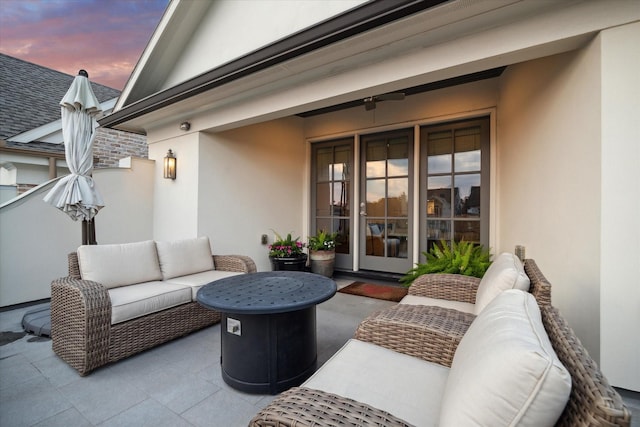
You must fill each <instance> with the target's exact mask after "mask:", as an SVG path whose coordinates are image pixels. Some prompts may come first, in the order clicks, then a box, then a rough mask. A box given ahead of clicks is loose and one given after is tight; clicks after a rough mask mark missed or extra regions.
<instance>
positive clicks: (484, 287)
mask: <svg viewBox="0 0 640 427" xmlns="http://www.w3.org/2000/svg"><path fill="white" fill-rule="evenodd" d="M529 285H530V282H529V276H527V274H526V273H525V271H524V266H523V265H522V262H521V261H520V259H519V258H518V257H517V256H515V255H514V254H511V253H508V252H504V253H501V254H500V255H498V257H497V258H496V259H495V260H493V262H492V263H491V265H490V266H489V268H488V269H487V271H486V273H485V274H484V276H482V280H481V281H480V285H478V292H477V293H476V306H475V314H479V313H480V312H481V311H482V310H483V309H484V308H485V307H486V306H487V304H489V303H490V302H491V301H492V300H493V299H494V298H495V297H496V296H498V294H500V293H501V292H502V291H505V290H507V289H520V290H522V291H528V290H529Z"/></svg>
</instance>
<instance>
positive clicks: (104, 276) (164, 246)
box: [51, 237, 256, 375]
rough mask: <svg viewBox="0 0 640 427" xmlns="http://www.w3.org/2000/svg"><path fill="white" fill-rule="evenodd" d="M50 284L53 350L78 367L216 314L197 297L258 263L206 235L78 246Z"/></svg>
mask: <svg viewBox="0 0 640 427" xmlns="http://www.w3.org/2000/svg"><path fill="white" fill-rule="evenodd" d="M68 258H69V276H67V277H63V278H60V279H57V280H54V281H53V282H52V284H51V338H52V341H53V343H52V347H53V351H54V352H55V353H56V354H57V355H58V356H59V357H60V358H61V359H63V360H64V361H65V362H67V363H68V364H69V365H70V366H71V367H73V368H74V369H76V370H77V371H78V372H79V373H80V375H86V374H88V373H89V372H91V371H93V370H94V369H96V368H98V367H100V366H102V365H105V364H107V363H111V362H115V361H117V360H120V359H123V358H125V357H129V356H131V355H133V354H136V353H139V352H141V351H144V350H147V349H149V348H151V347H154V346H156V345H159V344H162V343H164V342H167V341H170V340H172V339H175V338H177V337H180V336H183V335H186V334H188V333H190V332H193V331H195V330H198V329H201V328H204V327H206V326H209V325H212V324H215V323H217V322H219V321H220V314H219V313H218V312H216V311H213V310H209V309H206V308H204V307H202V306H201V305H200V304H199V303H197V302H196V299H195V295H196V293H197V291H198V289H199V288H200V287H201V286H202V285H204V284H206V283H209V282H212V281H214V280H217V279H220V278H223V277H228V276H230V275H234V274H242V273H252V272H255V271H256V266H255V263H254V262H253V260H252V259H251V258H249V257H246V256H240V255H212V254H211V247H210V243H209V239H208V238H206V237H204V238H198V239H186V240H179V241H173V242H154V241H146V242H136V243H127V244H121V245H94V246H81V247H80V248H79V249H78V252H76V253H72V254H69V257H68Z"/></svg>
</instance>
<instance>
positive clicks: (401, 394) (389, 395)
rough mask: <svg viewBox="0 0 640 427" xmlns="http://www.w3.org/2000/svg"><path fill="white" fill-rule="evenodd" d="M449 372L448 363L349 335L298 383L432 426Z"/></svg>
mask: <svg viewBox="0 0 640 427" xmlns="http://www.w3.org/2000/svg"><path fill="white" fill-rule="evenodd" d="M448 372H449V368H447V367H444V366H441V365H438V364H435V363H429V362H426V361H424V360H422V359H418V358H416V357H411V356H407V355H405V354H401V353H397V352H395V351H392V350H388V349H386V348H383V347H379V346H376V345H374V344H371V343H367V342H363V341H358V340H355V339H351V340H349V341H347V343H346V344H345V345H344V346H343V347H342V348H341V349H340V350H338V352H337V353H336V354H334V355H333V356H332V357H331V359H329V360H328V361H327V362H326V363H325V364H324V365H322V368H320V369H319V370H318V371H316V373H315V374H313V376H312V377H311V378H309V379H308V380H307V381H306V382H305V383H304V384H303V386H304V387H308V388H313V389H316V390H322V391H325V392H329V393H334V394H337V395H340V396H344V397H348V398H351V399H354V400H357V401H358V402H362V403H366V404H368V405H371V406H373V407H374V408H378V409H382V410H383V411H387V412H389V413H390V414H392V415H395V416H396V417H398V418H401V419H403V420H405V421H407V422H408V423H411V424H413V425H416V426H422V427H428V426H435V425H437V421H438V417H439V412H440V400H441V398H442V390H443V388H444V385H445V383H446V379H447V374H448Z"/></svg>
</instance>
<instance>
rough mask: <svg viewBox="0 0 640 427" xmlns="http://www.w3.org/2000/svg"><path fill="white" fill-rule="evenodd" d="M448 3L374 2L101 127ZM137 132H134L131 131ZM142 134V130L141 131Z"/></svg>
mask: <svg viewBox="0 0 640 427" xmlns="http://www.w3.org/2000/svg"><path fill="white" fill-rule="evenodd" d="M448 1H449V0H395V1H393V2H387V1H372V2H368V3H366V4H364V5H363V6H360V7H357V8H355V9H352V10H350V11H348V12H346V13H344V14H342V15H339V16H336V17H334V18H332V19H329V20H327V21H324V22H321V23H319V24H317V25H315V26H313V27H310V28H307V29H306V30H303V31H300V32H298V33H296V34H293V35H292V36H290V37H288V38H286V39H283V40H280V41H277V42H275V43H272V44H269V45H267V46H265V47H264V48H262V49H259V50H257V51H255V52H251V53H249V54H247V55H245V56H243V57H241V58H238V59H236V60H235V61H232V62H229V63H227V64H225V65H222V66H220V67H218V68H215V69H213V70H211V71H209V72H207V73H205V74H202V75H200V76H197V77H195V78H193V79H191V80H188V81H186V82H184V83H182V84H179V85H176V86H174V87H172V88H169V89H167V90H164V91H161V92H158V93H156V94H154V95H151V96H148V97H146V98H144V99H142V100H140V101H137V102H134V103H132V104H130V105H128V106H126V107H125V108H122V109H121V110H119V111H117V112H114V113H113V114H111V115H109V116H107V117H105V118H103V119H101V120H100V121H99V123H100V125H101V126H105V127H110V128H111V127H112V128H118V125H121V124H123V123H126V122H128V121H130V120H132V119H135V118H137V117H140V116H142V115H144V114H147V113H149V112H153V111H156V110H158V109H161V108H163V107H166V106H168V105H171V104H174V103H176V102H179V101H182V100H185V99H188V98H191V97H193V96H196V95H198V94H201V93H204V92H206V91H209V90H211V89H215V88H216V87H219V86H222V85H224V84H226V83H230V82H232V81H234V80H237V79H240V78H242V77H246V76H248V75H251V74H253V73H256V72H258V71H262V70H265V69H267V68H270V67H273V66H275V65H278V64H281V63H283V62H286V61H288V60H291V59H294V58H297V57H300V56H302V55H305V54H307V53H310V52H313V51H315V50H318V49H321V48H324V47H326V46H329V45H332V44H334V43H336V42H339V41H342V40H345V39H347V38H350V37H353V36H355V35H359V34H362V33H364V32H367V31H370V30H372V29H376V28H380V27H382V26H384V25H387V24H389V23H390V22H394V21H397V20H399V19H402V18H404V17H407V16H410V15H413V14H415V13H418V12H421V11H424V10H427V9H430V8H433V7H436V6H438V5H440V4H442V3H447V2H448ZM128 130H130V131H135V130H134V129H128ZM138 132H140V129H138Z"/></svg>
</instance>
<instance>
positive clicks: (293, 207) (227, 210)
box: [198, 117, 308, 271]
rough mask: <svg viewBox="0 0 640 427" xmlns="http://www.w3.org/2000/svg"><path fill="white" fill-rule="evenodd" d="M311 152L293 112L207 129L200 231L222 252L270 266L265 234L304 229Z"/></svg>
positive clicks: (202, 150)
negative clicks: (223, 128) (228, 127)
mask: <svg viewBox="0 0 640 427" xmlns="http://www.w3.org/2000/svg"><path fill="white" fill-rule="evenodd" d="M305 158H306V152H305V144H304V138H303V136H302V119H300V118H297V117H290V118H286V119H280V120H275V121H272V122H268V123H262V124H258V125H253V126H247V127H245V128H241V129H237V130H233V131H227V132H221V133H216V134H202V142H201V145H200V165H201V167H200V182H201V183H206V184H204V185H201V187H200V192H199V209H198V219H199V220H198V223H199V225H198V231H199V234H201V235H208V236H209V237H210V238H211V241H212V246H213V249H214V251H215V252H216V253H240V254H245V255H249V256H251V257H252V258H253V259H254V261H255V262H256V265H257V267H258V270H259V271H269V270H271V266H270V264H269V259H268V250H267V247H266V246H264V245H262V244H261V243H260V236H261V235H262V234H267V235H268V236H269V243H272V242H273V232H272V231H271V230H272V229H273V230H276V231H277V232H279V233H281V234H282V233H288V232H292V233H294V234H296V235H300V236H302V235H303V233H304V230H303V228H304V224H305V223H306V222H305V221H304V220H303V218H304V217H305V211H304V207H305V203H306V199H305V191H306V188H307V184H306V182H307V180H306V175H307V174H308V172H307V168H306V162H305Z"/></svg>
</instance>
